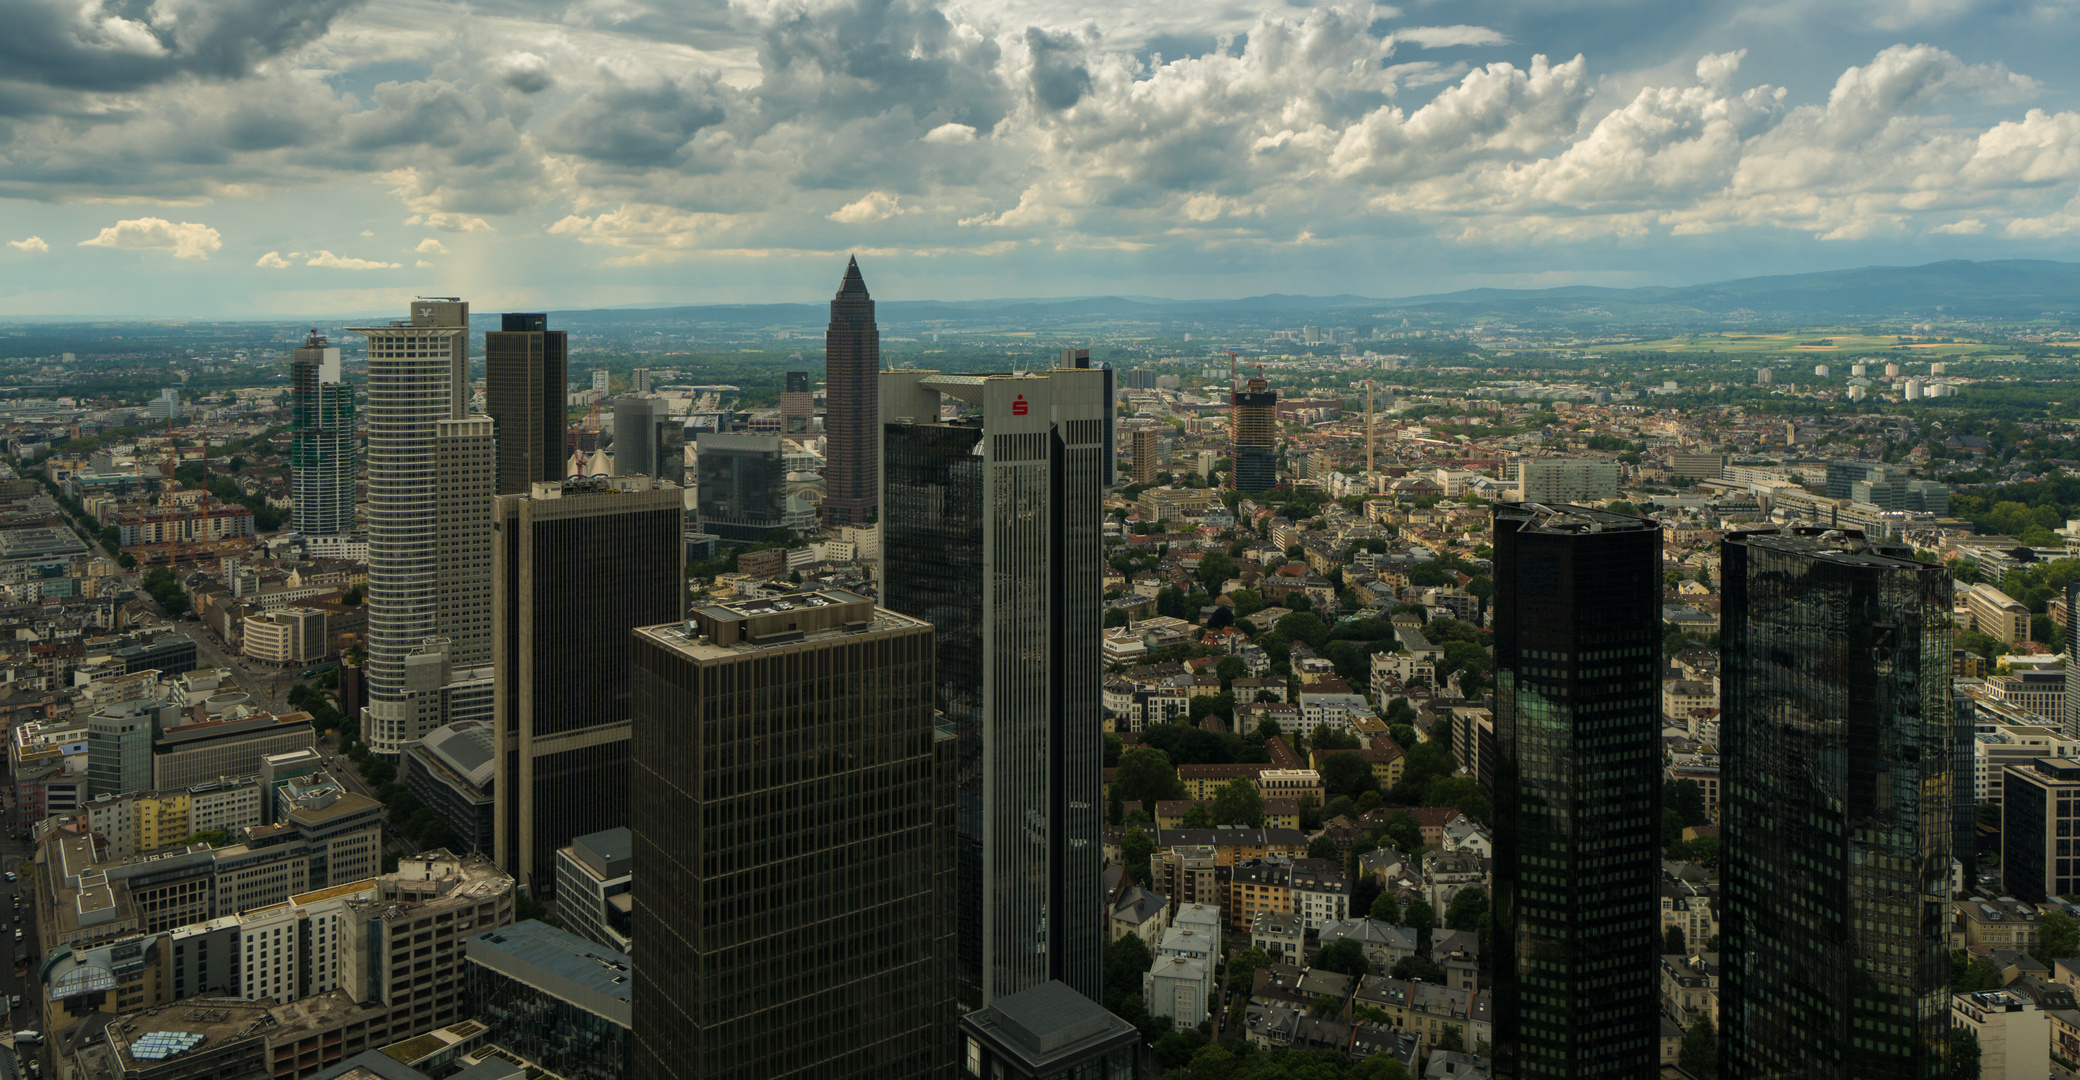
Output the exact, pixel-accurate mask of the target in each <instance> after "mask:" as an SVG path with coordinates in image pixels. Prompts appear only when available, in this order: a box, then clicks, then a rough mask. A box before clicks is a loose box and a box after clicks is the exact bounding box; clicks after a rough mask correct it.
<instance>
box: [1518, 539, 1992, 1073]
mask: <svg viewBox="0 0 2080 1080" xmlns="http://www.w3.org/2000/svg"><path fill="white" fill-rule="evenodd" d="M1722 550H1723V558H1724V563H1723V571H1722V572H1723V575H1724V578H1723V580H1724V581H1725V585H1726V588H1725V608H1724V612H1723V616H1722V629H1721V634H1722V637H1721V642H1722V645H1721V657H1722V658H1721V661H1720V665H1719V670H1720V672H1721V678H1722V694H1721V697H1722V701H1723V703H1724V704H1723V708H1724V710H1725V712H1724V714H1723V716H1722V718H1721V721H1720V733H1721V743H1720V749H1721V755H1722V756H1721V758H1720V769H1721V772H1722V774H1723V776H1724V778H1725V788H1724V793H1723V797H1722V803H1721V828H1722V830H1723V833H1722V835H1723V838H1724V844H1723V846H1722V847H1721V848H1720V851H1721V852H1722V857H1723V859H1724V874H1725V879H1724V888H1723V891H1722V892H1721V897H1722V901H1721V912H1720V922H1719V926H1720V942H1721V944H1720V960H1721V964H1722V969H1721V970H1722V974H1721V977H1720V997H1719V1015H1720V1031H1721V1036H1720V1037H1721V1039H1722V1042H1721V1058H1720V1068H1719V1073H1720V1075H1721V1076H1740V1077H1767V1076H1792V1075H1796V1076H1801V1077H1807V1076H1810V1077H1850V1076H1858V1077H1929V1076H1940V1075H1941V1072H1940V1071H1939V1070H1940V1069H1941V1067H1942V1066H1941V1060H1940V1059H1941V1054H1942V1050H1941V1048H1942V1046H1943V1043H1944V1032H1945V1029H1946V1028H1947V1027H1948V1026H1949V1023H1950V1015H1949V1014H1950V1006H1949V997H1950V991H1949V985H1950V954H1949V945H1948V940H1947V937H1948V929H1949V927H1948V924H1949V918H1948V910H1949V905H1948V903H1947V902H1946V899H1945V898H1947V897H1948V896H1949V895H1950V892H1949V890H1950V854H1951V852H1950V845H1951V822H1950V812H1951V806H1952V803H1953V801H1954V799H1955V794H1954V789H1953V781H1952V777H1951V776H1950V769H1951V768H1952V767H1953V766H1952V762H1953V760H1954V758H1953V746H1952V743H1953V740H1954V738H1955V727H1954V724H1955V712H1954V711H1953V708H1952V705H1951V696H1950V629H1949V627H1950V599H1951V596H1950V578H1949V576H1948V575H1947V574H1946V573H1945V572H1944V570H1943V568H1942V567H1941V566H1932V565H1927V564H1924V563H1919V562H1915V561H1914V560H1913V559H1912V558H1911V552H1910V551H1908V550H1907V549H1905V548H1898V547H1887V546H1878V545H1873V544H1871V543H1869V542H1868V541H1867V540H1866V539H1865V538H1864V537H1863V536H1862V535H1861V534H1859V533H1856V532H1854V531H1847V530H1823V529H1819V528H1798V529H1772V530H1761V531H1755V532H1742V533H1734V534H1732V535H1729V536H1728V537H1727V538H1726V540H1725V543H1724V545H1723V549H1722ZM1498 802H1500V800H1499V799H1498Z"/></svg>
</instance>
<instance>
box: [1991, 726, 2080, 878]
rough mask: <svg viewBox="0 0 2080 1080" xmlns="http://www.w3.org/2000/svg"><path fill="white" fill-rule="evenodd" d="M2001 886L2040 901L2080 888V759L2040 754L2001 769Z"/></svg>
mask: <svg viewBox="0 0 2080 1080" xmlns="http://www.w3.org/2000/svg"><path fill="white" fill-rule="evenodd" d="M1999 783H2000V784H2001V789H2002V797H2001V887H2002V888H2003V889H2004V890H2005V891H2006V893H2007V895H2009V896H2013V897H2016V898H2018V899H2022V900H2027V901H2029V902H2030V903H2033V904H2041V903H2043V902H2044V898H2045V897H2047V896H2053V897H2056V896H2065V895H2067V894H2069V893H2076V892H2080V869H2076V868H2075V863H2076V862H2080V859H2075V858H2074V852H2073V844H2074V841H2073V840H2071V839H2067V838H2068V837H2071V836H2073V835H2074V834H2075V833H2076V832H2080V808H2076V807H2075V806H2074V800H2075V798H2076V797H2080V761H2075V760H2073V759H2072V758H2051V757H2047V758H2037V759H2035V760H2033V761H2031V762H2029V763H2028V764H2019V765H2010V766H2008V767H2007V768H2005V769H2003V770H2002V771H2001V776H2000V777H1999Z"/></svg>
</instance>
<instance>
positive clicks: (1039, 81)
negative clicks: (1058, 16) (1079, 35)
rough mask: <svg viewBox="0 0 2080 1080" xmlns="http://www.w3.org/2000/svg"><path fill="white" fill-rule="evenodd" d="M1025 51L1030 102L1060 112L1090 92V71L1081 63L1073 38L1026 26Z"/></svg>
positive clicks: (1080, 49) (1079, 47)
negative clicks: (1029, 59)
mask: <svg viewBox="0 0 2080 1080" xmlns="http://www.w3.org/2000/svg"><path fill="white" fill-rule="evenodd" d="M1026 49H1027V50H1028V51H1029V52H1031V53H1032V54H1033V76H1032V78H1033V98H1034V100H1036V101H1038V102H1039V103H1040V104H1041V105H1043V106H1046V107H1047V108H1050V109H1053V110H1055V111H1056V112H1060V111H1061V110H1063V109H1068V108H1073V107H1074V106H1075V105H1076V103H1077V102H1078V101H1081V100H1082V99H1083V95H1084V94H1086V93H1088V92H1089V91H1090V88H1091V69H1090V68H1088V67H1086V66H1084V63H1083V43H1082V42H1080V41H1078V40H1076V38H1075V37H1074V36H1073V35H1070V34H1066V33H1063V34H1051V33H1048V32H1047V31H1045V30H1042V29H1040V28H1039V27H1037V26H1029V27H1026Z"/></svg>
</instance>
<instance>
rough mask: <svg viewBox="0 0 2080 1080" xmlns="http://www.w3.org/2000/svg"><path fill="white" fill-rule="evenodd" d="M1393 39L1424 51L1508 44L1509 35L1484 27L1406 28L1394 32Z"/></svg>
mask: <svg viewBox="0 0 2080 1080" xmlns="http://www.w3.org/2000/svg"><path fill="white" fill-rule="evenodd" d="M1394 38H1395V40H1397V41H1406V42H1408V43H1409V44H1411V45H1417V46H1421V47H1422V48H1425V49H1448V48H1451V47H1452V46H1454V45H1507V44H1509V35H1507V34H1504V33H1502V32H1500V31H1496V30H1490V29H1488V28H1487V27H1485V26H1408V27H1402V28H1400V29H1397V30H1395V31H1394Z"/></svg>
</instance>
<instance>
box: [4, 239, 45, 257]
mask: <svg viewBox="0 0 2080 1080" xmlns="http://www.w3.org/2000/svg"><path fill="white" fill-rule="evenodd" d="M7 246H8V247H11V248H13V249H15V250H16V251H26V252H29V253H31V254H34V255H42V254H45V253H47V252H49V251H50V249H51V246H50V245H49V244H46V243H44V242H43V237H41V236H31V237H28V238H26V239H22V240H9V241H8V242H7Z"/></svg>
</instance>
